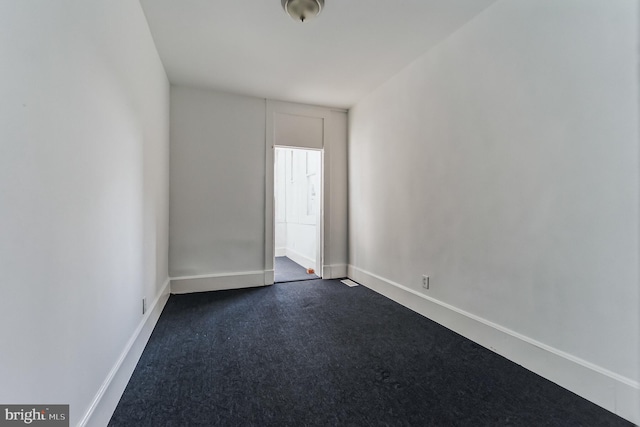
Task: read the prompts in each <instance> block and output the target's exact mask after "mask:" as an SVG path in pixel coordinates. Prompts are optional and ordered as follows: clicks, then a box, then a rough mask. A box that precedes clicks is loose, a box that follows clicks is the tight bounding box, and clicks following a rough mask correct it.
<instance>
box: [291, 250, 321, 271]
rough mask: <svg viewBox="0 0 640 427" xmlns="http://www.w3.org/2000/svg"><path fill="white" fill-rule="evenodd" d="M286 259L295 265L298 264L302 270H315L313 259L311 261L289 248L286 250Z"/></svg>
mask: <svg viewBox="0 0 640 427" xmlns="http://www.w3.org/2000/svg"><path fill="white" fill-rule="evenodd" d="M287 258H289V259H290V260H291V261H293V262H295V263H296V264H300V265H301V266H303V267H304V268H309V267H311V268H315V265H316V260H315V259H311V258H309V257H307V256H305V255H303V254H301V253H300V252H296V251H294V250H292V249H289V248H287Z"/></svg>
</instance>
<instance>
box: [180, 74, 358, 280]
mask: <svg viewBox="0 0 640 427" xmlns="http://www.w3.org/2000/svg"><path fill="white" fill-rule="evenodd" d="M277 104H278V105H287V106H290V107H291V108H292V109H293V111H295V108H296V104H288V103H277ZM309 108H314V109H319V110H323V111H326V112H327V115H331V117H332V118H333V117H334V116H336V117H337V119H335V120H334V119H332V120H331V123H329V125H328V127H327V129H329V133H330V135H329V137H328V138H326V140H327V141H328V147H327V146H326V147H325V156H326V153H327V150H329V151H331V150H335V152H336V156H338V155H342V154H344V153H346V139H347V135H346V113H345V112H332V111H330V110H327V109H322V108H320V107H309ZM265 116H266V101H265V100H264V99H260V98H252V97H246V96H241V95H233V94H227V93H222V92H216V91H210V90H203V89H195V88H188V87H180V86H172V88H171V180H170V181H171V184H170V188H171V190H170V192H171V207H170V249H169V253H170V255H169V260H170V261H169V270H170V275H171V277H172V285H171V286H172V291H173V292H193V291H204V290H213V289H225V288H232V287H245V286H259V285H263V284H265V283H272V281H273V271H272V270H273V265H272V264H273V260H272V259H271V265H269V266H267V265H266V264H267V263H268V261H267V258H268V257H267V256H266V255H265V248H266V243H265V242H266V240H267V234H268V231H269V230H267V229H266V227H265V216H266V207H265V202H266V201H267V200H266V198H265V195H266V194H269V195H270V198H271V201H272V200H273V196H272V195H273V175H271V176H270V179H266V174H267V172H269V173H271V174H272V173H273V167H271V166H270V171H267V169H266V165H267V164H270V165H273V155H272V154H273V151H272V150H273V148H272V147H269V150H270V161H268V160H267V157H266V156H267V147H266V145H265V141H266V135H267V128H268V127H269V126H273V122H270V123H269V122H267V119H266V117H265ZM326 179H327V180H330V181H331V185H332V187H333V190H334V191H333V192H332V193H330V199H331V204H335V205H336V207H337V212H334V211H333V210H332V209H331V208H328V205H329V204H328V203H326V202H325V212H329V215H330V216H331V218H333V219H332V223H331V225H330V228H329V229H328V230H329V231H328V232H329V233H330V234H331V235H332V236H334V237H332V238H331V239H332V242H331V243H330V244H329V245H328V246H327V243H326V242H325V252H326V254H328V259H330V260H331V261H332V262H334V263H341V264H342V265H343V267H344V271H345V273H346V264H347V248H346V241H347V235H346V229H347V226H346V222H347V219H346V215H343V216H342V217H338V218H334V217H335V216H337V215H341V214H343V210H344V209H345V208H346V198H347V196H346V194H347V182H346V159H344V160H342V161H336V162H335V165H334V166H332V169H331V172H330V175H329V176H328V177H327V178H326ZM269 183H271V184H269ZM269 185H271V188H269V189H267V186H269ZM271 208H273V206H272V205H271ZM327 208H328V209H329V210H326V209H327ZM272 215H273V214H272ZM271 220H273V216H272V217H271ZM270 238H273V231H272V230H271V236H270ZM271 252H273V249H272V250H271ZM271 255H273V253H271Z"/></svg>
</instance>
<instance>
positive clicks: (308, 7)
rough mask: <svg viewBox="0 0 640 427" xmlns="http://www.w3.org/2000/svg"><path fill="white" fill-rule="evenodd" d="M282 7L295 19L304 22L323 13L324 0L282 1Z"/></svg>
mask: <svg viewBox="0 0 640 427" xmlns="http://www.w3.org/2000/svg"><path fill="white" fill-rule="evenodd" d="M282 7H283V8H284V10H285V12H287V13H288V14H289V16H291V17H292V18H293V19H295V20H296V21H300V22H304V21H306V20H308V19H311V18H313V17H314V16H316V15H318V14H319V13H320V12H321V11H322V8H323V7H324V0H282Z"/></svg>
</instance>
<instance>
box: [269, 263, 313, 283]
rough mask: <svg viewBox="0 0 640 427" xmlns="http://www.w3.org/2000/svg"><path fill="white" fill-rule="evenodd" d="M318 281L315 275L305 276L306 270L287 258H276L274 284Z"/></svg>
mask: <svg viewBox="0 0 640 427" xmlns="http://www.w3.org/2000/svg"><path fill="white" fill-rule="evenodd" d="M313 279H319V277H318V276H316V275H315V274H307V269H306V268H304V267H303V266H301V265H300V264H297V263H296V262H294V261H292V260H291V259H289V258H287V257H286V256H279V257H276V263H275V282H276V283H283V282H297V281H300V280H313Z"/></svg>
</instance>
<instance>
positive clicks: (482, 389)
mask: <svg viewBox="0 0 640 427" xmlns="http://www.w3.org/2000/svg"><path fill="white" fill-rule="evenodd" d="M109 425H110V426H113V427H115V426H127V427H128V426H154V427H155V426H334V425H340V426H342V425H345V426H384V425H390V426H474V427H475V426H629V425H631V424H630V423H628V422H626V421H624V420H623V419H621V418H619V417H617V416H615V415H613V414H611V413H610V412H607V411H605V410H604V409H601V408H599V407H598V406H596V405H594V404H592V403H590V402H588V401H586V400H584V399H582V398H580V397H578V396H576V395H574V394H572V393H570V392H568V391H566V390H564V389H562V388H560V387H558V386H556V385H554V384H553V383H551V382H549V381H547V380H545V379H543V378H541V377H539V376H537V375H535V374H533V373H531V372H529V371H527V370H525V369H524V368H522V367H520V366H518V365H516V364H514V363H512V362H509V361H508V360H506V359H504V358H502V357H501V356H498V355H496V354H495V353H492V352H491V351H489V350H486V349H484V348H483V347H480V346H479V345H476V344H474V343H473V342H471V341H469V340H467V339H465V338H463V337H461V336H459V335H457V334H455V333H453V332H451V331H449V330H447V329H445V328H443V327H441V326H439V325H438V324H436V323H434V322H432V321H430V320H428V319H426V318H424V317H422V316H420V315H418V314H416V313H414V312H412V311H410V310H408V309H406V308H404V307H402V306H400V305H398V304H396V303H394V302H392V301H390V300H389V299H387V298H385V297H383V296H381V295H378V294H376V293H374V292H373V291H371V290H369V289H367V288H366V287H364V286H358V287H353V288H350V287H348V286H346V285H344V284H342V283H340V281H338V280H314V281H307V282H297V283H285V284H277V285H274V286H270V287H263V288H255V289H248V290H235V291H220V292H209V293H199V294H187V295H172V296H171V298H170V299H169V301H168V303H167V305H166V307H165V309H164V312H163V313H162V316H161V317H160V320H159V321H158V324H157V326H156V328H155V330H154V332H153V335H152V336H151V339H150V340H149V343H148V345H147V347H146V349H145V351H144V353H143V355H142V357H141V359H140V361H139V363H138V366H137V367H136V370H135V372H134V373H133V376H132V378H131V381H130V382H129V385H128V386H127V389H126V390H125V392H124V395H123V396H122V399H121V400H120V403H119V405H118V407H117V409H116V411H115V413H114V415H113V418H112V419H111V422H110V424H109Z"/></svg>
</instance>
